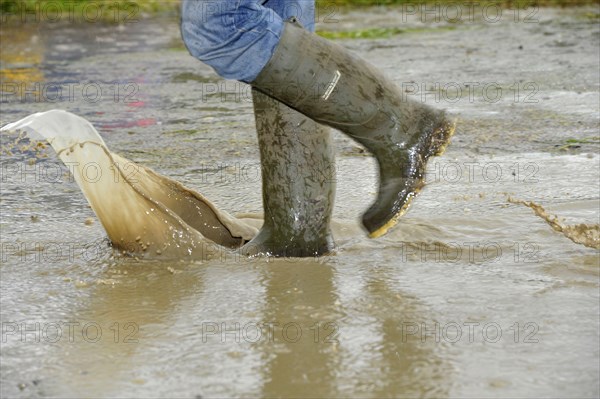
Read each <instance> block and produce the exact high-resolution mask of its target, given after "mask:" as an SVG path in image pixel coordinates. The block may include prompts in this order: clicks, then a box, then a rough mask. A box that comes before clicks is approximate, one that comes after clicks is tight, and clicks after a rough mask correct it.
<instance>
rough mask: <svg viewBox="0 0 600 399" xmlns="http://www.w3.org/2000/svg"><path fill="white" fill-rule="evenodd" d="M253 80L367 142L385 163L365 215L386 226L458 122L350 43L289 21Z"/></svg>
mask: <svg viewBox="0 0 600 399" xmlns="http://www.w3.org/2000/svg"><path fill="white" fill-rule="evenodd" d="M252 85H253V86H254V87H255V88H257V89H259V90H260V91H262V92H264V93H266V94H268V95H269V96H272V97H274V98H276V99H278V100H280V101H282V102H284V103H286V104H287V105H289V106H290V107H292V108H294V109H296V110H298V111H300V112H302V113H303V114H305V115H307V116H308V117H310V118H312V119H314V120H315V121H317V122H320V123H323V124H326V125H329V126H331V127H334V128H336V129H338V130H340V131H342V132H344V133H345V134H347V135H348V136H350V137H351V138H353V139H354V140H356V141H358V142H359V143H360V144H362V145H363V146H364V147H366V148H367V150H369V151H370V152H371V153H372V154H373V155H374V156H375V158H376V159H377V163H378V165H379V193H378V197H377V199H376V201H375V203H373V204H372V206H371V207H370V208H369V209H368V210H367V211H366V212H365V213H364V215H363V217H362V222H363V225H364V226H365V228H366V229H367V231H368V232H369V236H370V237H372V238H375V237H379V236H381V235H383V234H385V233H386V232H387V231H388V230H389V229H390V228H391V227H393V226H394V225H395V224H396V223H397V221H398V218H399V217H400V216H402V215H403V214H404V213H405V212H406V210H407V209H408V206H409V204H410V202H411V200H412V199H413V198H414V196H415V195H416V194H417V193H418V192H419V190H420V189H421V188H422V187H423V185H424V174H425V166H426V163H427V160H428V158H429V157H431V156H434V155H440V154H442V153H443V151H444V149H445V147H446V145H447V144H448V142H449V140H450V136H451V135H452V134H453V133H454V123H453V122H450V121H449V120H448V119H447V118H446V117H445V114H444V112H442V111H438V110H435V109H433V108H431V107H429V106H427V105H425V104H422V103H419V102H416V101H412V100H409V99H406V98H404V97H405V95H404V94H403V93H401V92H400V90H399V88H398V87H397V86H396V85H395V84H394V83H393V82H392V81H391V80H390V79H388V78H386V77H385V76H384V75H383V74H382V73H381V72H380V71H379V70H377V69H376V68H375V67H373V66H372V65H370V64H369V63H367V62H366V61H364V60H363V59H361V58H359V57H357V56H355V55H353V54H351V53H350V52H349V51H348V50H346V49H345V48H343V47H341V46H339V45H337V44H335V43H332V42H330V41H328V40H325V39H323V38H320V37H319V36H317V35H315V34H313V33H311V32H308V31H306V30H304V29H302V27H301V26H299V25H298V24H297V23H296V22H295V21H294V20H290V21H288V22H286V23H285V28H284V31H283V34H282V36H281V39H280V42H279V44H278V46H277V48H276V50H275V53H274V54H273V56H272V57H271V59H270V61H269V62H268V63H267V65H266V66H265V68H264V69H263V70H262V71H261V73H260V74H259V75H258V77H257V78H256V79H255V80H254V81H253V82H252Z"/></svg>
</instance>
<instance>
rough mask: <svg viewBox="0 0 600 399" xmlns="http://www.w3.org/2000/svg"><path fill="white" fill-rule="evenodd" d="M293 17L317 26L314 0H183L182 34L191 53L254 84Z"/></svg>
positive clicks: (221, 71) (307, 25)
mask: <svg viewBox="0 0 600 399" xmlns="http://www.w3.org/2000/svg"><path fill="white" fill-rule="evenodd" d="M290 17H296V18H297V19H298V20H299V21H300V23H301V24H302V25H303V26H304V28H306V29H308V30H310V31H314V27H315V2H314V0H296V1H293V0H292V1H289V0H286V1H284V0H266V1H265V0H263V1H260V0H217V1H214V0H213V1H210V0H184V2H183V4H182V8H181V35H182V37H183V41H184V43H185V45H186V47H187V48H188V50H189V52H190V54H192V55H193V56H194V57H196V58H198V59H199V60H200V61H202V62H204V63H206V64H208V65H210V66H211V67H212V68H213V69H214V70H215V71H216V72H217V73H218V74H219V75H220V76H222V77H224V78H227V79H235V80H241V81H243V82H246V83H250V82H252V81H253V80H254V79H255V78H256V77H257V76H258V74H259V73H260V71H262V69H263V68H264V66H265V65H266V64H267V62H268V61H269V60H270V59H271V56H272V55H273V52H274V51H275V48H276V47H277V44H278V43H279V38H280V37H281V32H282V31H283V22H284V21H285V20H286V19H288V18H290Z"/></svg>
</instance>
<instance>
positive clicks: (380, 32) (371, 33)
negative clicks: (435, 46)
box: [317, 26, 456, 40]
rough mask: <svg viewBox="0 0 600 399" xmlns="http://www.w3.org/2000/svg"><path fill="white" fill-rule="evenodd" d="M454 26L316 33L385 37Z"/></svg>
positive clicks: (321, 32) (339, 37) (335, 36)
mask: <svg viewBox="0 0 600 399" xmlns="http://www.w3.org/2000/svg"><path fill="white" fill-rule="evenodd" d="M454 29H456V27H454V26H442V27H437V28H408V29H401V28H372V29H359V30H350V31H327V30H322V31H317V34H318V35H319V36H321V37H324V38H326V39H330V40H335V39H386V38H390V37H392V36H395V35H400V34H406V33H422V32H434V31H440V30H454Z"/></svg>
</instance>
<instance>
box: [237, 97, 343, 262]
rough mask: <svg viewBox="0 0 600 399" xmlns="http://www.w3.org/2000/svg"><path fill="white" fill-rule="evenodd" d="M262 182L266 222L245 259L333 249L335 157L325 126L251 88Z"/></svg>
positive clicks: (316, 253) (245, 250)
mask: <svg viewBox="0 0 600 399" xmlns="http://www.w3.org/2000/svg"><path fill="white" fill-rule="evenodd" d="M252 99H253V102H254V115H255V118H256V131H257V134H258V144H259V148H260V160H261V172H262V181H263V189H262V191H263V207H264V224H263V226H262V228H261V230H260V231H259V233H258V235H257V236H256V237H255V238H253V239H252V240H251V241H250V242H249V243H247V244H246V245H245V246H244V247H242V248H241V252H242V253H243V254H245V255H250V256H253V255H259V254H262V255H271V256H286V257H307V256H320V255H324V254H326V253H328V252H330V251H331V250H332V249H333V239H332V236H331V230H330V227H329V223H330V221H331V212H332V209H333V202H334V194H335V158H334V152H333V148H332V145H331V133H330V131H329V128H327V127H325V126H322V125H320V124H318V123H316V122H315V121H313V120H311V119H309V118H307V117H306V116H304V115H303V114H301V113H299V112H297V111H295V110H293V109H291V108H289V107H288V106H286V105H285V104H283V103H281V102H279V101H277V100H275V99H273V98H271V97H269V96H266V95H264V94H262V93H261V92H259V91H257V90H252Z"/></svg>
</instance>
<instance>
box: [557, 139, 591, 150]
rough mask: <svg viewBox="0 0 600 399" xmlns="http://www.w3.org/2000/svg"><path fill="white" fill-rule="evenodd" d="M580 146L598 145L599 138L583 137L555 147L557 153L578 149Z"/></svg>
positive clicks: (566, 141) (568, 140)
mask: <svg viewBox="0 0 600 399" xmlns="http://www.w3.org/2000/svg"><path fill="white" fill-rule="evenodd" d="M582 144H592V145H600V137H585V138H582V139H573V138H571V139H567V140H565V144H563V145H559V146H557V147H558V148H557V150H558V151H567V150H573V149H578V148H580V147H581V145H582Z"/></svg>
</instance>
